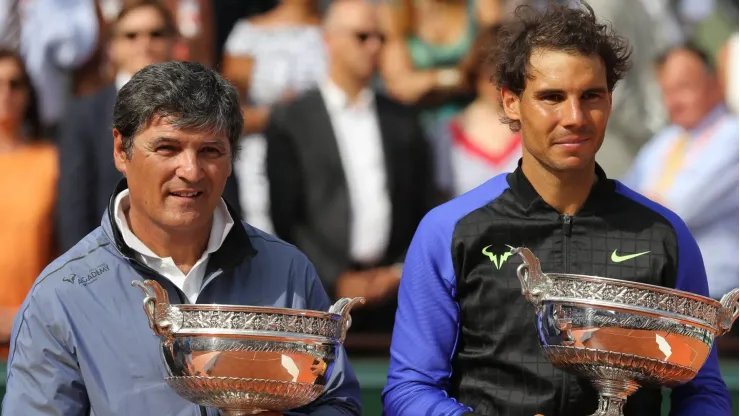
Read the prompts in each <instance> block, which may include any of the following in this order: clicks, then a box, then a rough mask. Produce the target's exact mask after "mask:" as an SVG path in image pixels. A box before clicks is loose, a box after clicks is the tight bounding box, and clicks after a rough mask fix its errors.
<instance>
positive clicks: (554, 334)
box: [512, 247, 740, 416]
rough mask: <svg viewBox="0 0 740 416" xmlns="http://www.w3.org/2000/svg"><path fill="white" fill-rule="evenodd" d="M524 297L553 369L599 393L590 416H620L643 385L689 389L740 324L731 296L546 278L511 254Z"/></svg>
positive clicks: (526, 259) (527, 259) (532, 261)
mask: <svg viewBox="0 0 740 416" xmlns="http://www.w3.org/2000/svg"><path fill="white" fill-rule="evenodd" d="M512 254H519V256H520V257H521V258H522V260H523V264H522V265H520V266H519V267H518V268H517V277H518V278H519V281H520V282H521V284H522V294H523V295H524V297H525V298H526V299H527V300H528V301H530V302H531V303H532V304H534V306H535V311H536V325H537V333H538V336H539V338H540V344H541V345H542V348H543V351H544V353H545V356H546V357H547V358H548V359H549V360H550V361H551V362H552V363H553V365H555V366H556V367H558V368H560V369H562V370H564V371H567V372H570V373H572V374H576V375H578V376H580V377H584V378H587V379H589V380H591V383H592V384H593V385H594V387H595V388H596V389H597V390H598V391H599V408H598V409H597V411H596V413H594V414H593V415H592V416H623V412H622V408H623V406H624V403H625V402H626V400H627V397H628V396H629V395H630V394H632V393H634V392H635V391H637V390H638V389H639V387H640V386H641V385H654V386H666V387H674V386H677V385H680V384H683V383H686V382H688V381H691V380H692V379H693V378H694V377H695V376H696V374H697V372H698V371H699V369H700V368H701V367H702V365H704V362H705V361H706V359H707V357H708V356H709V352H710V351H711V349H712V344H713V343H714V339H715V337H718V336H720V335H723V334H725V333H726V332H728V331H729V330H730V328H731V327H732V324H733V323H734V322H735V320H736V319H737V318H738V306H739V302H738V296H739V294H740V291H738V289H734V290H733V291H731V292H729V293H727V294H726V295H725V296H723V297H722V299H721V300H720V301H719V302H718V301H716V300H714V299H710V298H707V297H703V296H699V295H695V294H693V293H688V292H683V291H679V290H675V289H668V288H664V287H659V286H653V285H647V284H642V283H636V282H630V281H624V280H617V279H609V278H604V277H597V276H582V275H573V274H562V273H561V274H557V273H552V274H545V273H544V272H542V270H541V268H540V262H539V260H538V259H537V257H535V255H534V254H533V253H532V252H531V251H530V250H529V249H527V248H524V247H520V248H514V249H512Z"/></svg>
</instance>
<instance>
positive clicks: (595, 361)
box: [543, 345, 696, 416]
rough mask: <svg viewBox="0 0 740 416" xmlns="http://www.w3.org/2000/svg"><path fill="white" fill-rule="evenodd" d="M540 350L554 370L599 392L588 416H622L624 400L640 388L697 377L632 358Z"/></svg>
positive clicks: (666, 364)
mask: <svg viewBox="0 0 740 416" xmlns="http://www.w3.org/2000/svg"><path fill="white" fill-rule="evenodd" d="M543 350H544V352H545V356H547V358H548V359H549V360H550V361H551V362H552V363H553V365H555V366H556V367H558V368H560V369H562V370H563V371H567V372H569V373H572V374H578V375H580V376H582V377H587V378H589V379H590V380H591V384H592V385H593V386H594V388H595V389H596V390H597V391H598V392H599V407H598V410H597V411H596V413H594V414H592V415H590V416H624V413H623V411H622V408H623V407H624V403H625V402H626V401H627V397H629V396H630V395H631V394H632V393H634V392H636V391H637V390H638V389H639V388H640V385H641V384H653V385H658V384H661V385H664V386H671V385H672V384H674V383H675V384H678V383H681V382H685V381H689V380H691V379H692V378H693V376H694V375H695V373H696V371H695V370H693V369H692V368H689V367H685V366H682V365H678V364H674V363H669V362H665V361H661V360H657V359H652V358H647V357H641V356H638V355H634V354H624V353H618V352H614V351H603V350H597V349H591V348H577V347H568V346H554V345H549V346H546V347H543ZM666 379H671V380H675V381H674V383H669V382H666V381H665V380H666Z"/></svg>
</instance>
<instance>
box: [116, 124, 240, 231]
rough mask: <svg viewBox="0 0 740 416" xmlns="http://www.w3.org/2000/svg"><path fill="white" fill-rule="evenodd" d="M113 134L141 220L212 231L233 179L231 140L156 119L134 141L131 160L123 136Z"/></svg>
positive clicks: (180, 228)
mask: <svg viewBox="0 0 740 416" xmlns="http://www.w3.org/2000/svg"><path fill="white" fill-rule="evenodd" d="M113 134H114V137H115V159H116V166H117V167H118V169H119V170H120V171H121V172H123V174H124V175H126V178H127V180H128V186H129V191H130V192H131V209H132V210H136V211H137V215H142V214H143V215H144V216H146V217H147V220H148V222H150V223H151V224H152V225H154V226H156V227H157V228H160V229H163V230H172V231H187V230H191V229H198V228H201V227H210V223H211V218H212V215H213V212H214V210H215V209H216V206H217V204H219V201H220V199H221V194H222V192H223V190H224V186H225V185H226V179H227V178H228V176H229V175H230V174H231V147H230V145H229V140H228V138H227V137H226V136H224V135H213V134H212V133H207V132H198V131H187V130H177V129H175V128H174V127H172V126H171V125H170V123H169V122H168V121H167V119H155V120H154V122H152V124H151V125H150V126H149V127H148V128H147V129H145V130H144V131H142V132H141V133H140V134H139V135H138V136H136V137H135V138H134V144H133V149H132V152H131V153H132V154H131V157H130V158H129V157H128V156H127V155H126V154H125V153H124V149H123V147H122V144H121V135H120V133H119V132H118V131H117V130H114V132H113Z"/></svg>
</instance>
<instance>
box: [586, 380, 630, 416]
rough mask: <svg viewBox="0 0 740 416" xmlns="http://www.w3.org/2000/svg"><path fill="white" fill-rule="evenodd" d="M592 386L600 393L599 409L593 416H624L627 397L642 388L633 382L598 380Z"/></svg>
mask: <svg viewBox="0 0 740 416" xmlns="http://www.w3.org/2000/svg"><path fill="white" fill-rule="evenodd" d="M592 384H593V385H594V387H595V388H596V390H598V391H599V408H598V409H597V410H596V413H594V414H592V415H591V416H624V413H623V412H622V409H623V408H624V404H625V403H626V402H627V397H628V396H629V395H630V394H632V393H634V392H636V391H637V389H639V388H640V385H639V384H637V383H635V382H634V381H631V380H596V381H593V382H592Z"/></svg>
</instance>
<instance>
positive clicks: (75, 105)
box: [56, 0, 239, 251]
mask: <svg viewBox="0 0 740 416" xmlns="http://www.w3.org/2000/svg"><path fill="white" fill-rule="evenodd" d="M177 36H178V35H177V27H176V25H175V18H174V16H172V14H171V13H170V11H169V9H168V8H167V7H166V6H165V5H163V4H162V1H161V0H137V1H127V2H126V4H125V5H124V7H123V8H122V9H121V11H120V13H119V14H118V16H117V18H116V20H115V22H113V24H112V25H111V28H110V38H109V39H108V42H107V50H108V55H109V57H110V60H111V63H112V65H113V67H114V69H115V71H116V74H115V78H114V79H113V80H111V82H110V83H109V84H107V85H105V86H103V87H102V88H100V89H99V90H98V91H96V92H94V93H92V94H89V95H84V96H81V97H75V98H73V99H72V100H71V101H70V102H69V103H68V105H67V106H66V107H67V109H66V115H65V117H64V119H63V122H62V123H61V129H60V135H59V169H60V170H61V174H60V175H59V184H58V192H57V195H58V196H57V208H56V214H57V215H56V223H57V230H56V237H57V243H58V246H59V248H60V249H61V250H62V251H66V250H69V249H70V248H72V246H74V245H75V244H76V243H77V242H78V241H79V240H80V239H81V238H83V237H84V236H85V235H87V234H88V233H89V232H91V231H92V230H94V229H95V228H96V227H97V226H98V225H99V223H100V215H101V214H102V212H103V211H105V208H106V207H107V206H108V199H109V197H110V191H111V189H112V188H114V187H115V185H116V183H117V182H118V181H119V180H120V179H121V173H120V172H119V171H118V170H117V169H116V167H115V165H114V164H113V159H112V158H111V154H112V153H113V140H111V129H110V126H111V124H112V122H113V105H114V103H115V102H116V94H117V93H118V91H119V90H120V89H121V87H123V85H124V84H125V83H126V82H128V80H129V79H130V78H131V76H132V75H133V74H135V73H136V72H137V71H139V70H140V69H141V68H144V67H145V66H147V65H150V64H154V63H159V62H166V61H169V60H170V59H172V54H173V48H174V45H175V42H176V40H177ZM237 189H238V188H237V186H236V183H235V177H234V176H233V175H232V176H230V177H229V179H228V181H227V185H226V187H225V190H226V192H225V195H224V198H225V199H226V200H227V201H228V202H229V203H230V204H232V205H234V206H235V208H237V209H239V207H238V202H239V198H238V194H237Z"/></svg>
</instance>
